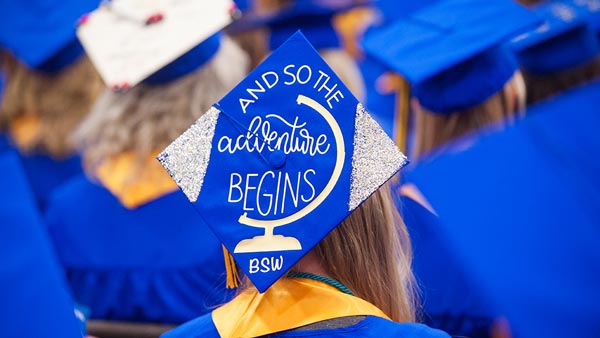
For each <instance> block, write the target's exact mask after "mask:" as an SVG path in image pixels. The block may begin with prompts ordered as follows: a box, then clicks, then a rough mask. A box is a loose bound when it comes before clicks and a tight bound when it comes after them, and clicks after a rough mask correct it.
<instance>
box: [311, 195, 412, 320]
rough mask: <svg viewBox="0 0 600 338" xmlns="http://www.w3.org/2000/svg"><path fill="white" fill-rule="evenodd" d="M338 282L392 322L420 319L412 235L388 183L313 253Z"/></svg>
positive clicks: (327, 237)
mask: <svg viewBox="0 0 600 338" xmlns="http://www.w3.org/2000/svg"><path fill="white" fill-rule="evenodd" d="M313 252H314V254H315V255H316V256H317V259H318V260H319V261H320V264H321V267H322V268H323V269H324V270H325V271H326V273H327V274H328V275H329V276H330V277H331V278H333V279H336V280H338V281H340V282H342V283H343V284H344V285H346V286H347V287H348V288H350V289H351V290H352V292H353V293H354V294H355V295H356V296H358V297H360V298H362V299H365V300H367V301H369V302H370V303H372V304H374V305H376V306H377V307H378V308H379V309H381V310H382V311H383V312H384V313H386V314H387V315H388V316H389V317H390V318H391V319H392V320H394V321H398V322H407V321H414V320H415V293H414V291H415V290H414V286H413V284H414V283H413V282H414V277H413V274H412V270H411V261H412V251H411V245H410V238H409V236H408V231H407V229H406V226H405V225H404V222H403V221H402V218H401V217H400V215H399V214H398V210H397V208H396V206H395V204H394V201H393V200H392V196H391V193H390V189H389V187H388V185H384V186H382V187H381V188H379V189H378V190H377V191H376V192H375V193H373V195H371V197H369V198H368V199H367V200H366V201H365V202H364V203H363V204H361V205H360V206H359V207H358V208H356V209H355V210H354V211H353V212H352V213H351V214H350V216H348V217H347V218H346V219H345V220H344V221H342V223H341V224H340V225H338V226H337V227H336V228H335V229H333V230H332V231H331V232H330V233H329V234H328V235H327V236H326V237H325V238H323V239H322V240H321V241H320V242H319V243H318V244H317V245H316V246H315V248H314V249H313Z"/></svg>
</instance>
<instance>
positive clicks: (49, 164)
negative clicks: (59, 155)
mask: <svg viewBox="0 0 600 338" xmlns="http://www.w3.org/2000/svg"><path fill="white" fill-rule="evenodd" d="M20 157H21V162H22V164H23V169H24V170H25V174H26V175H27V178H28V179H29V182H30V184H31V188H32V189H33V193H34V195H35V199H36V201H37V203H38V205H39V207H40V209H41V210H44V209H45V207H46V204H47V203H48V198H49V197H50V194H51V193H52V191H53V190H54V189H55V188H56V187H58V186H59V185H60V184H62V183H63V182H65V181H67V180H68V179H70V178H71V177H73V176H75V175H77V174H80V173H81V172H82V167H81V159H80V157H79V156H76V155H73V156H70V157H68V158H65V159H61V160H56V159H53V158H52V157H50V156H48V155H43V154H31V155H29V154H20Z"/></svg>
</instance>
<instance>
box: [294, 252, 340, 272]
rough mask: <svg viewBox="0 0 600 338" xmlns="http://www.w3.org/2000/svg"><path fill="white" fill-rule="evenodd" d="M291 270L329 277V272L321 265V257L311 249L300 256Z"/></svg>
mask: <svg viewBox="0 0 600 338" xmlns="http://www.w3.org/2000/svg"><path fill="white" fill-rule="evenodd" d="M292 270H293V271H297V272H307V273H312V274H315V275H319V276H323V277H329V278H331V276H330V275H329V273H328V272H327V271H326V270H325V268H324V267H323V264H322V261H321V259H320V258H319V257H318V256H317V255H316V254H315V253H314V252H313V251H310V252H309V253H307V254H306V255H305V256H304V257H302V259H300V260H299V261H298V263H296V265H295V266H294V268H293V269H292Z"/></svg>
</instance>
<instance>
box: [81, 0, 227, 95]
mask: <svg viewBox="0 0 600 338" xmlns="http://www.w3.org/2000/svg"><path fill="white" fill-rule="evenodd" d="M235 12H236V6H235V4H234V3H233V1H231V0H213V1H194V0H182V1H146V0H113V1H105V2H104V3H103V5H102V6H101V7H99V8H98V9H97V10H96V11H94V12H92V13H90V14H88V15H86V16H84V17H82V18H81V20H80V25H79V27H78V29H77V35H78V36H79V39H80V40H81V43H82V44H83V46H84V47H85V49H86V52H87V53H88V55H89V57H90V59H91V60H92V62H93V63H94V65H95V66H96V68H97V69H98V72H99V73H100V75H101V76H102V78H103V80H104V82H105V83H106V84H107V85H108V86H109V87H111V88H115V89H127V88H129V87H133V86H135V85H136V84H138V83H140V82H141V81H143V80H145V79H146V81H147V82H148V83H151V84H156V83H164V82H168V81H171V80H174V79H176V78H179V77H181V76H183V75H186V74H188V73H190V72H192V71H194V70H196V69H198V68H199V67H200V66H202V65H203V64H204V63H205V62H207V61H208V60H210V59H211V58H212V56H213V55H214V54H215V53H216V52H217V50H218V49H219V45H220V44H219V42H220V40H219V32H220V31H221V30H222V29H223V28H224V27H225V26H226V25H228V24H229V23H230V22H231V21H232V14H233V13H235Z"/></svg>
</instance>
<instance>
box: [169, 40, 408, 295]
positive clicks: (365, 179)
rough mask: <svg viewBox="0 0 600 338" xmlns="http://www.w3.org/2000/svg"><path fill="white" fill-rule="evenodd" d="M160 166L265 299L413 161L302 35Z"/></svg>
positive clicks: (213, 112) (199, 125) (278, 52)
mask: <svg viewBox="0 0 600 338" xmlns="http://www.w3.org/2000/svg"><path fill="white" fill-rule="evenodd" d="M158 159H159V160H160V162H161V163H162V164H163V166H164V167H165V168H166V169H167V171H168V172H169V174H170V175H171V176H172V177H173V179H174V180H175V182H177V184H178V185H179V187H180V188H181V190H182V191H183V192H184V193H185V195H186V196H187V197H188V199H189V200H190V202H192V203H193V205H194V206H195V207H196V209H197V210H198V211H199V213H200V215H201V216H202V219H203V220H204V221H205V222H206V223H207V224H208V225H209V226H210V227H211V229H212V230H213V232H214V233H215V235H216V236H217V237H218V238H219V239H220V240H221V241H222V242H223V244H224V246H225V247H226V248H227V250H228V251H229V252H230V253H232V255H233V257H234V259H235V261H236V262H237V263H238V265H239V266H240V267H241V269H242V270H243V271H244V272H245V273H246V275H247V276H248V277H249V278H250V280H251V281H252V282H253V283H254V285H255V286H256V287H257V289H258V290H259V291H260V292H264V291H265V290H266V289H267V288H268V287H269V286H270V285H271V284H273V283H274V282H275V281H276V280H277V279H279V278H280V277H281V276H282V275H283V274H284V273H285V272H286V271H287V270H288V269H290V268H291V267H292V266H293V265H294V264H295V263H296V262H297V261H298V260H299V259H300V258H302V257H303V256H304V255H305V254H306V253H307V252H308V251H309V250H311V249H312V248H313V246H314V245H316V244H317V243H318V242H319V241H320V240H321V239H322V238H323V237H325V236H326V235H327V234H328V233H329V232H330V231H331V230H332V229H334V228H335V227H336V226H337V225H338V224H339V223H340V222H342V221H343V220H344V219H345V218H346V217H347V216H348V215H349V214H350V213H351V212H352V211H353V210H354V209H355V208H356V207H358V206H359V205H360V204H361V203H362V202H363V201H364V200H365V199H367V198H368V197H369V196H370V195H371V194H372V193H373V192H374V191H376V190H377V189H378V188H379V187H380V186H381V185H382V184H384V183H385V182H386V181H387V180H388V179H389V178H390V177H391V176H392V175H393V174H394V173H396V172H397V171H398V170H399V169H400V168H401V167H402V166H404V165H405V163H406V162H407V161H406V158H405V156H404V155H403V154H402V153H401V152H400V150H398V148H397V147H396V146H395V145H394V142H393V141H392V140H391V139H389V138H388V137H387V135H386V134H385V132H384V131H383V130H381V128H380V127H379V125H378V124H377V123H376V122H375V121H374V120H373V119H372V118H371V117H370V116H369V114H368V113H366V112H365V110H364V109H363V107H362V105H361V104H360V103H359V102H358V101H357V99H356V98H355V97H354V96H352V94H351V93H350V91H349V90H348V88H346V87H345V86H344V84H343V83H342V82H341V80H340V79H339V78H338V77H337V76H336V75H335V73H334V72H333V71H332V70H331V68H330V67H329V66H328V65H327V64H326V63H325V61H323V59H321V57H320V56H319V54H318V53H317V52H316V50H315V49H314V48H313V47H312V46H311V45H310V44H309V43H308V41H307V40H306V38H305V37H304V36H303V35H302V34H301V33H300V32H297V33H295V34H294V35H293V36H292V37H290V38H289V40H288V41H287V42H285V43H284V44H283V45H282V46H281V47H280V48H279V49H277V50H276V51H275V52H274V53H273V54H271V56H270V57H269V58H267V59H266V60H265V61H264V62H263V63H262V64H261V65H259V66H258V67H257V68H256V69H255V70H254V71H252V72H251V73H250V74H249V75H248V76H247V77H246V78H245V79H244V80H243V81H242V82H240V84H238V85H237V86H236V87H235V88H234V89H233V90H232V91H231V92H230V93H229V94H227V95H226V96H225V97H223V99H221V100H220V101H219V102H218V103H217V104H215V105H214V107H213V108H211V110H209V111H208V112H207V113H206V114H205V115H204V116H202V117H201V118H200V119H198V121H196V123H194V125H192V127H190V129H188V130H187V131H186V132H185V133H183V134H182V135H181V136H180V137H179V138H177V139H176V140H175V141H174V142H173V143H172V144H171V145H169V146H168V147H167V148H166V149H165V150H164V151H163V152H162V153H161V154H160V155H159V157H158Z"/></svg>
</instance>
